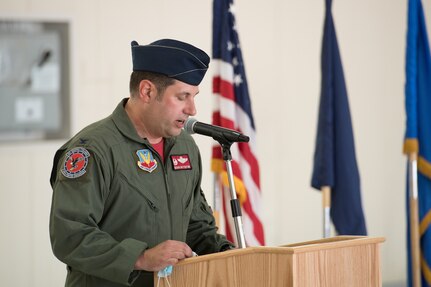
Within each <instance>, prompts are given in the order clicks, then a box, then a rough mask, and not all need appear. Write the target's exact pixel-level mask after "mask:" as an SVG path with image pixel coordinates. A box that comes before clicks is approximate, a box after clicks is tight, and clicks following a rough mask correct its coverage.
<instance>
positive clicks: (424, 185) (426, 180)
mask: <svg viewBox="0 0 431 287" xmlns="http://www.w3.org/2000/svg"><path fill="white" fill-rule="evenodd" d="M405 96H406V99H405V104H406V115H407V122H406V134H405V141H404V152H405V153H411V152H414V153H417V154H418V168H417V170H418V173H417V179H418V183H417V184H418V203H419V232H420V249H421V250H420V254H421V274H422V286H423V287H425V286H431V269H430V266H431V230H430V228H429V226H430V224H431V57H430V49H429V44H428V35H427V29H426V24H425V16H424V12H423V8H422V2H421V0H409V4H408V27H407V48H406V85H405ZM408 194H409V190H408V188H407V196H408ZM407 219H408V220H407V226H408V229H407V230H408V232H407V241H408V246H409V247H408V253H409V256H408V274H409V275H408V277H409V280H408V285H409V286H412V276H411V260H410V234H409V230H410V226H409V221H410V218H409V205H408V204H407Z"/></svg>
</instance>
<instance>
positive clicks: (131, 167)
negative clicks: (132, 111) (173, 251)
mask: <svg viewBox="0 0 431 287" xmlns="http://www.w3.org/2000/svg"><path fill="white" fill-rule="evenodd" d="M126 102H127V99H124V100H123V101H122V102H121V103H120V104H119V105H118V106H117V108H116V109H115V111H114V112H113V114H112V115H111V116H109V117H107V118H106V119H103V120H101V121H99V122H96V123H94V124H92V125H90V126H88V127H86V128H85V129H83V130H82V131H81V132H79V133H78V134H77V135H76V136H75V137H73V138H72V139H71V140H69V141H68V142H67V143H66V144H65V145H63V146H62V147H61V148H60V149H59V150H58V151H57V153H56V155H55V157H54V165H53V169H52V173H51V186H52V188H53V197H52V207H51V215H50V236H51V244H52V249H53V252H54V254H55V256H56V257H57V258H58V259H59V260H61V261H63V262H64V263H65V264H67V278H66V286H67V287H72V286H79V287H84V286H87V287H91V286H97V287H102V286H103V287H110V286H124V285H131V286H153V278H152V276H153V273H151V272H144V271H134V270H133V269H134V264H135V261H136V259H137V258H138V257H139V255H140V254H141V253H142V252H143V251H144V250H145V249H147V248H152V247H154V246H155V245H157V244H159V243H161V242H163V241H165V240H168V239H173V240H179V241H183V242H186V243H187V244H188V245H189V246H190V247H191V248H192V250H193V251H195V252H196V253H197V254H199V255H201V254H208V253H213V252H218V251H222V250H224V249H228V248H230V247H231V246H232V244H231V243H230V242H229V241H227V240H226V238H225V237H224V236H222V235H219V234H217V233H216V227H215V224H214V218H213V216H212V212H211V209H210V207H209V206H208V204H207V202H206V200H205V197H204V195H203V193H202V191H201V188H200V183H201V174H202V172H201V159H200V154H199V150H198V147H197V146H196V143H195V142H194V140H193V138H192V137H191V136H190V135H188V134H187V133H185V132H184V131H183V132H181V134H180V135H179V136H178V137H174V138H167V139H165V146H164V152H165V161H164V162H163V163H162V162H161V158H160V156H159V155H158V154H157V152H156V151H155V150H154V149H153V148H152V147H151V145H150V144H149V142H148V141H147V140H146V139H142V138H140V137H139V136H138V134H137V132H136V130H135V128H134V126H133V125H132V123H131V121H130V120H129V118H128V116H127V113H126V112H125V110H124V105H125V103H126ZM138 151H140V152H141V155H142V152H145V155H146V157H145V159H146V160H147V162H146V163H147V165H148V166H152V167H153V168H154V165H155V161H156V162H157V166H156V168H155V169H154V170H153V171H152V172H148V171H145V170H142V169H141V168H140V167H139V165H142V163H144V165H145V160H144V161H142V158H140V157H139V156H138V154H139V152H138ZM151 155H152V157H153V159H154V160H155V161H154V160H153V161H151V162H148V160H149V158H150V157H151ZM177 158H182V159H184V158H186V159H187V158H188V160H189V164H188V163H187V164H186V165H185V166H182V169H177V168H175V166H174V159H177ZM76 171H78V172H76Z"/></svg>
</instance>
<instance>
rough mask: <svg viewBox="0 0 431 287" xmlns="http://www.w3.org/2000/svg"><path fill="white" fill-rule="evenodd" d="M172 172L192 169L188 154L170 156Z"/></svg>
mask: <svg viewBox="0 0 431 287" xmlns="http://www.w3.org/2000/svg"><path fill="white" fill-rule="evenodd" d="M171 160H172V164H173V168H174V170H185V169H192V164H191V162H190V159H189V155H188V154H182V155H171Z"/></svg>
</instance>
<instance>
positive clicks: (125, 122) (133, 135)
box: [112, 98, 184, 146]
mask: <svg viewBox="0 0 431 287" xmlns="http://www.w3.org/2000/svg"><path fill="white" fill-rule="evenodd" d="M128 100H129V99H128V98H124V99H123V100H121V102H120V103H119V104H118V105H117V107H116V108H115V110H114V112H113V113H112V119H113V121H114V124H115V125H116V126H117V128H118V130H119V131H120V132H121V133H122V134H123V136H125V137H127V138H129V139H131V140H133V141H136V142H139V143H142V144H145V145H148V146H150V145H151V144H150V142H149V141H148V140H147V139H146V138H141V137H140V136H139V135H138V132H137V131H136V129H135V127H134V126H133V124H132V121H131V120H130V118H129V116H128V115H127V113H126V110H125V106H126V103H127V101H128ZM183 132H184V131H182V133H183ZM175 141H176V137H173V138H165V146H171V145H173V144H174V143H175Z"/></svg>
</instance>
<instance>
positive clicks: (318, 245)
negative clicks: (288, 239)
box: [177, 236, 385, 266]
mask: <svg viewBox="0 0 431 287" xmlns="http://www.w3.org/2000/svg"><path fill="white" fill-rule="evenodd" d="M384 241H385V238H384V237H367V236H336V237H331V238H325V239H320V240H313V241H306V242H300V243H294V244H287V245H282V246H278V247H269V246H259V247H247V248H242V249H233V250H229V251H225V252H219V253H213V254H208V255H203V256H197V257H192V258H187V259H184V260H182V261H180V262H178V264H177V266H180V265H183V264H187V263H197V262H200V261H206V260H208V259H211V260H217V259H225V258H228V257H231V256H241V255H248V254H256V253H281V254H297V253H304V252H313V251H316V250H327V249H335V248H344V247H353V246H360V245H369V244H380V243H382V242H384Z"/></svg>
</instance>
